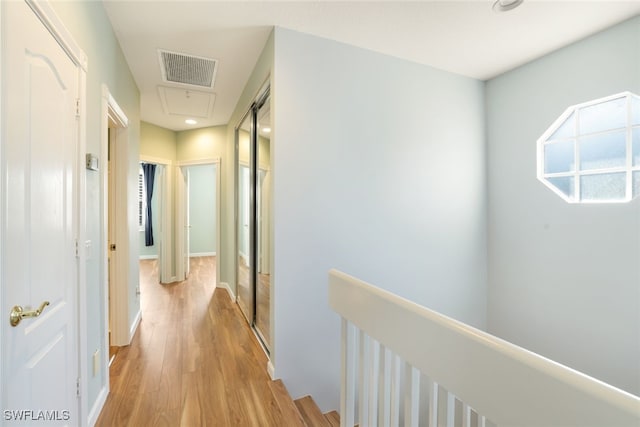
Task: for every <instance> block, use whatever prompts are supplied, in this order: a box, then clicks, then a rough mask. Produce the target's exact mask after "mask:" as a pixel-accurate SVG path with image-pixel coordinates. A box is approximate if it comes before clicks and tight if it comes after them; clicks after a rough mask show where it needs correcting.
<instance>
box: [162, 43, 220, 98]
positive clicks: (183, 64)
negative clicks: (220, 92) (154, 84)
mask: <svg viewBox="0 0 640 427" xmlns="http://www.w3.org/2000/svg"><path fill="white" fill-rule="evenodd" d="M158 54H159V55H160V69H161V71H162V79H163V80H164V81H165V82H167V83H180V84H185V85H190V86H197V87H206V88H209V89H212V88H213V83H214V80H215V76H216V71H217V69H218V61H216V60H215V59H210V58H203V57H201V56H194V55H188V54H185V53H177V52H170V51H168V50H161V49H158Z"/></svg>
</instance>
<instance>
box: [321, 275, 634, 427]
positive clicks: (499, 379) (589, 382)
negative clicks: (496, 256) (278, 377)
mask: <svg viewBox="0 0 640 427" xmlns="http://www.w3.org/2000/svg"><path fill="white" fill-rule="evenodd" d="M329 304H330V306H331V307H332V308H333V310H334V311H336V312H337V313H338V314H339V315H340V316H342V317H343V318H344V319H346V320H348V321H349V322H351V323H352V324H354V325H355V326H356V327H358V328H359V329H361V330H362V331H364V332H365V333H366V334H368V335H369V336H370V337H372V338H374V339H375V340H377V341H378V342H380V343H381V344H383V345H384V346H386V347H387V348H389V349H391V350H392V351H393V352H394V353H396V354H397V355H398V356H400V357H401V358H402V359H404V360H405V361H407V362H408V363H410V364H411V365H413V366H414V367H415V368H417V369H418V370H420V371H421V372H423V373H425V374H427V375H428V376H429V377H431V378H432V379H433V380H434V381H436V382H437V383H439V384H440V385H442V386H444V387H445V388H446V389H447V390H449V391H451V392H453V393H454V394H455V395H456V396H458V397H459V398H460V399H461V400H462V401H464V402H466V403H468V404H469V405H471V406H472V407H473V408H474V409H475V410H477V411H478V413H481V414H482V415H484V416H485V417H487V418H488V419H490V420H491V421H492V422H494V423H497V425H499V426H503V425H504V426H556V427H557V426H597V425H601V426H634V427H637V426H638V425H640V398H638V397H637V396H634V395H632V394H630V393H627V392H625V391H623V390H620V389H617V388H615V387H613V386H611V385H609V384H606V383H604V382H602V381H599V380H597V379H595V378H592V377H590V376H588V375H585V374H583V373H581V372H578V371H576V370H574V369H571V368H569V367H567V366H564V365H562V364H560V363H557V362H554V361H552V360H549V359H547V358H545V357H543V356H540V355H538V354H536V353H533V352H531V351H528V350H526V349H524V348H521V347H519V346H516V345H514V344H512V343H509V342H507V341H505V340H502V339H500V338H497V337H495V336H493V335H490V334H488V333H486V332H484V331H481V330H479V329H476V328H474V327H472V326H469V325H467V324H465V323H462V322H459V321H457V320H454V319H451V318H449V317H447V316H445V315H442V314H440V313H438V312H435V311H433V310H430V309H428V308H426V307H423V306H421V305H418V304H416V303H414V302H412V301H409V300H407V299H404V298H402V297H400V296H397V295H395V294H392V293H390V292H388V291H385V290H383V289H380V288H377V287H375V286H373V285H370V284H368V283H366V282H364V281H361V280H359V279H356V278H354V277H351V276H349V275H347V274H345V273H342V272H340V271H337V270H331V271H330V273H329ZM418 337H423V339H417V338H418ZM407 338H409V339H407Z"/></svg>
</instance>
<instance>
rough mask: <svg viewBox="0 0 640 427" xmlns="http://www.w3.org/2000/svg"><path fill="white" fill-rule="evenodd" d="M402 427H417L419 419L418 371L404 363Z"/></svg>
mask: <svg viewBox="0 0 640 427" xmlns="http://www.w3.org/2000/svg"><path fill="white" fill-rule="evenodd" d="M404 372H405V388H404V391H405V394H404V425H405V426H406V427H418V419H419V418H420V371H418V370H417V369H416V368H414V367H413V366H411V365H410V364H409V363H407V362H405V365H404Z"/></svg>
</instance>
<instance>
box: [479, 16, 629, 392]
mask: <svg viewBox="0 0 640 427" xmlns="http://www.w3.org/2000/svg"><path fill="white" fill-rule="evenodd" d="M486 89H487V95H486V96H487V113H488V115H487V127H488V180H489V292H488V310H487V312H488V327H489V332H491V333H493V334H496V335H498V336H500V337H502V338H505V339H507V340H509V341H512V342H514V343H516V344H519V345H522V346H524V347H526V348H528V349H531V350H533V351H535V352H538V353H540V354H542V355H544V356H547V357H550V358H552V359H554V360H556V361H558V362H561V363H564V364H567V365H569V366H571V367H573V368H576V369H578V370H581V371H583V372H585V373H587V374H590V375H592V376H595V377H596V378H599V379H602V380H604V381H606V382H609V383H611V384H613V385H615V386H618V387H620V388H623V389H625V390H627V391H630V392H633V393H635V394H640V362H639V361H640V200H635V201H634V202H632V203H629V204H612V205H571V204H567V203H565V202H564V201H563V200H561V199H560V198H559V197H557V196H556V195H554V194H553V193H552V192H551V191H550V190H549V189H547V188H546V187H545V186H544V185H543V184H542V183H540V182H539V181H537V180H536V140H537V139H538V138H539V137H540V135H542V133H543V132H544V131H545V130H546V129H547V127H549V126H550V125H551V124H552V123H553V121H554V120H555V119H556V118H557V117H558V116H559V115H560V114H561V113H562V112H563V111H564V110H565V108H567V107H568V106H570V105H573V104H577V103H580V102H584V101H588V100H591V99H596V98H600V97H603V96H606V95H610V94H615V93H618V92H622V91H625V90H630V91H633V92H635V93H640V18H635V19H633V20H631V21H628V22H626V23H623V24H621V25H619V26H616V27H614V28H613V29H610V30H608V31H605V32H603V33H600V34H597V35H595V36H593V37H591V38H588V39H585V40H583V41H580V42H578V43H576V44H574V45H572V46H569V47H567V48H564V49H561V50H559V51H557V52H555V53H553V54H550V55H548V56H546V57H543V58H542V59H539V60H537V61H535V62H532V63H530V64H528V65H525V66H523V67H521V68H518V69H516V70H514V71H511V72H509V73H506V74H504V75H502V76H500V77H498V78H495V79H493V80H491V81H489V82H488V83H487V86H486Z"/></svg>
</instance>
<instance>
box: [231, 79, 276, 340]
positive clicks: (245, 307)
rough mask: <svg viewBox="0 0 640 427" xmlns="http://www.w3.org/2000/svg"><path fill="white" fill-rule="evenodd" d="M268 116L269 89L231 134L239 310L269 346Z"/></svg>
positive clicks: (269, 126)
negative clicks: (234, 154)
mask: <svg viewBox="0 0 640 427" xmlns="http://www.w3.org/2000/svg"><path fill="white" fill-rule="evenodd" d="M271 126H272V125H271V110H270V106H269V88H268V87H267V88H266V89H264V90H263V91H261V94H260V95H259V96H258V98H257V100H256V101H255V102H254V103H253V104H252V105H251V108H250V109H249V111H248V112H247V114H246V115H245V116H244V118H243V119H242V121H241V122H240V125H239V126H238V127H237V128H236V247H237V256H236V278H237V280H236V281H237V299H238V305H239V306H240V309H241V310H242V312H243V314H244V315H245V317H246V318H247V320H248V322H249V324H250V325H251V326H252V327H253V328H254V329H255V331H256V333H257V335H258V336H259V337H260V340H261V341H262V343H263V345H264V346H265V348H266V349H267V351H268V350H269V348H270V345H271V316H270V313H271V309H270V304H271V171H270V164H271V160H270V152H271V150H270V148H271V132H272V130H271Z"/></svg>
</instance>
